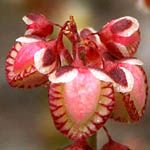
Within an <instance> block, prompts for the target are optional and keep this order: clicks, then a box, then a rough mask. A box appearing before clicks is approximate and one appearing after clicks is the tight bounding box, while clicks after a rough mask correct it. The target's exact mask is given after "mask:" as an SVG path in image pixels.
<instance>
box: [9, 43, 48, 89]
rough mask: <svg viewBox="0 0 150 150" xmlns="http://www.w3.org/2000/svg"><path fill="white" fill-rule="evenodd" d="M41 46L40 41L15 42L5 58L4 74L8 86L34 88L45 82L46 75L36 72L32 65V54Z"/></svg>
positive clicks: (42, 45)
mask: <svg viewBox="0 0 150 150" xmlns="http://www.w3.org/2000/svg"><path fill="white" fill-rule="evenodd" d="M42 47H44V44H43V43H41V42H33V43H28V44H23V43H20V42H17V43H16V44H15V45H14V46H13V47H12V49H11V50H10V52H9V55H8V56H7V58H6V76H7V79H8V82H9V84H10V86H12V87H18V88H34V87H37V86H40V85H42V84H44V83H45V82H47V80H48V79H47V77H46V76H45V75H42V74H40V73H39V72H37V70H36V68H35V66H34V59H33V58H34V54H35V52H37V51H39V50H40V49H41V48H42Z"/></svg>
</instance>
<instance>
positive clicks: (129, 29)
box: [99, 16, 140, 58]
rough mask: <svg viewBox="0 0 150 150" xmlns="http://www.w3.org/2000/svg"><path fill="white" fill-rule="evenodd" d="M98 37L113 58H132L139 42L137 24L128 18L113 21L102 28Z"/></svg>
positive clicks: (131, 18) (134, 20)
mask: <svg viewBox="0 0 150 150" xmlns="http://www.w3.org/2000/svg"><path fill="white" fill-rule="evenodd" d="M99 36H100V39H101V41H102V42H103V43H104V44H105V46H106V47H107V49H108V51H109V52H110V53H111V54H112V55H113V56H115V57H117V58H128V57H132V56H133V55H134V54H135V52H136V51H137V48H138V45H139V42H140V32H139V23H138V21H137V20H136V19H135V18H133V17H129V16H126V17H122V18H119V19H114V20H112V21H110V22H109V23H107V24H106V25H105V26H104V27H103V28H102V30H101V31H100V32H99Z"/></svg>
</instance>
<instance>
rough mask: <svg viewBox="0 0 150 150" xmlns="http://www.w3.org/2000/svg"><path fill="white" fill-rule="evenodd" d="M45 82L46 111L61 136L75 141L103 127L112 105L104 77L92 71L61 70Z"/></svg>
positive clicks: (111, 88) (70, 68)
mask: <svg viewBox="0 0 150 150" xmlns="http://www.w3.org/2000/svg"><path fill="white" fill-rule="evenodd" d="M49 80H50V81H51V82H52V83H51V85H50V89H49V106H50V111H51V114H52V117H53V120H54V123H55V126H56V128H57V129H58V130H59V131H60V132H61V133H63V134H64V135H66V136H67V137H69V138H70V139H72V140H75V141H78V140H83V139H86V138H87V137H89V136H91V135H93V134H94V133H95V132H96V131H97V130H98V129H99V128H101V127H102V126H103V125H104V123H105V122H106V120H107V119H108V118H109V116H110V114H111V111H112V109H113V104H114V103H113V100H114V95H113V94H114V91H113V86H112V83H111V82H110V81H109V77H108V76H107V75H105V74H104V73H102V72H100V71H97V70H94V69H82V68H72V67H64V68H61V69H60V70H59V71H58V72H56V73H55V74H54V75H51V76H50V77H49ZM104 80H105V81H104Z"/></svg>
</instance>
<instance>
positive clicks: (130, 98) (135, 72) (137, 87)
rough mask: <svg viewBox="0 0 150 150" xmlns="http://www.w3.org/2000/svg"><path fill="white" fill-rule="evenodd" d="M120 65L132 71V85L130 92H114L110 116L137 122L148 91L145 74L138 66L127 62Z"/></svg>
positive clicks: (118, 119)
mask: <svg viewBox="0 0 150 150" xmlns="http://www.w3.org/2000/svg"><path fill="white" fill-rule="evenodd" d="M122 66H123V67H124V68H126V69H128V70H129V71H130V72H131V73H132V76H133V78H134V85H133V89H132V91H130V92H126V93H118V92H117V91H116V92H115V107H114V110H113V112H112V118H113V119H114V120H117V121H121V122H138V121H139V120H140V119H141V118H142V116H143V112H144V110H145V105H146V97H147V92H148V87H147V79H146V75H145V73H144V70H143V68H142V67H140V66H134V65H129V64H122Z"/></svg>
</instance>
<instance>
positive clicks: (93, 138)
mask: <svg viewBox="0 0 150 150" xmlns="http://www.w3.org/2000/svg"><path fill="white" fill-rule="evenodd" d="M88 143H89V145H90V146H91V147H92V149H93V150H96V147H97V133H95V134H94V135H92V136H91V137H89V139H88Z"/></svg>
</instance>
